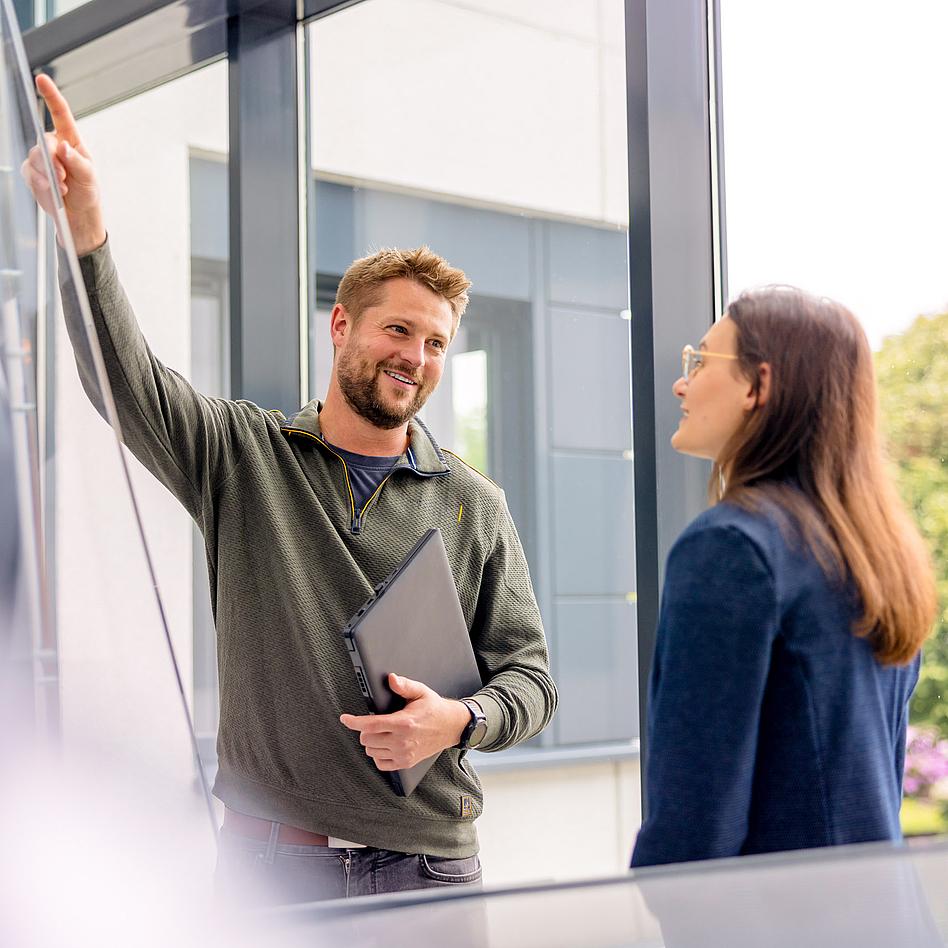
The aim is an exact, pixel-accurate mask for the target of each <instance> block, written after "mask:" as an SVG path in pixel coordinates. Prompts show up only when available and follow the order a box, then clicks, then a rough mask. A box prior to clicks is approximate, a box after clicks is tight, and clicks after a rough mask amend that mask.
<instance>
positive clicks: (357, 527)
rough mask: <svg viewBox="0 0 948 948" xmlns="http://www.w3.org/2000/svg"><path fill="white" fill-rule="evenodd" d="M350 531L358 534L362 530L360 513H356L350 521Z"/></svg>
mask: <svg viewBox="0 0 948 948" xmlns="http://www.w3.org/2000/svg"><path fill="white" fill-rule="evenodd" d="M352 532H353V533H354V534H356V536H358V535H359V534H360V533H361V532H362V514H356V516H355V517H354V518H353V521H352Z"/></svg>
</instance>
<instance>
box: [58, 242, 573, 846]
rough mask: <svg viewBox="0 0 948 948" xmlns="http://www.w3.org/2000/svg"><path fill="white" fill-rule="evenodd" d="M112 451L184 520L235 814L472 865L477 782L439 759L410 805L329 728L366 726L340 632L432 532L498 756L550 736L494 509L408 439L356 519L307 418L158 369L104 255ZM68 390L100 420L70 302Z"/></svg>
mask: <svg viewBox="0 0 948 948" xmlns="http://www.w3.org/2000/svg"><path fill="white" fill-rule="evenodd" d="M80 262H81V267H82V274H83V279H84V282H85V286H86V290H87V292H88V295H89V300H90V303H91V307H92V314H93V320H94V323H95V327H96V330H97V333H98V337H99V343H100V346H101V348H102V354H103V359H104V362H105V366H106V372H107V374H108V377H109V380H110V382H111V386H112V391H113V395H114V399H115V403H116V406H117V410H118V415H119V420H120V424H121V428H122V436H123V439H124V442H125V444H126V445H127V446H128V447H129V448H130V449H131V451H132V452H133V453H134V454H135V456H136V457H137V458H138V459H139V460H140V461H141V462H142V464H144V465H145V467H147V468H148V470H150V471H151V472H152V473H153V474H154V475H155V476H156V477H157V478H158V479H159V480H160V481H161V482H162V483H163V484H164V485H165V486H166V487H167V488H168V489H169V490H170V491H171V492H172V493H173V494H174V495H175V497H177V498H178V500H179V501H180V502H181V503H182V504H183V505H184V506H185V508H186V509H187V511H188V513H189V514H190V515H191V516H192V517H193V518H194V520H195V522H196V523H197V524H198V526H199V527H200V529H201V531H202V533H203V535H204V539H205V542H206V549H207V563H208V570H209V573H210V593H211V603H212V606H213V610H214V617H215V622H216V626H217V643H218V669H219V677H220V702H221V713H220V731H219V735H218V756H219V769H218V773H217V779H216V782H215V785H214V793H215V794H216V795H217V796H218V797H219V798H220V799H221V800H223V801H224V803H226V804H227V805H228V806H231V807H233V808H235V809H237V810H241V811H243V812H246V813H250V814H253V815H256V816H260V817H264V818H266V819H273V820H279V821H281V822H284V823H288V824H291V825H293V826H299V827H303V828H305V829H309V830H312V831H314V832H318V833H325V834H326V835H329V836H336V837H340V838H343V839H350V840H357V841H358V842H361V843H365V844H367V845H370V846H377V847H380V848H385V849H392V850H397V851H402V852H425V853H429V854H432V855H438V856H447V857H461V856H467V855H470V854H472V853H474V852H476V851H477V834H476V831H475V828H474V820H475V819H476V817H477V816H478V815H479V814H480V812H481V809H482V796H481V788H480V782H479V780H478V778H477V775H476V774H475V772H474V770H473V768H472V767H471V766H470V764H469V762H468V761H467V759H466V758H465V754H463V753H461V752H459V751H457V750H455V749H450V750H446V751H444V752H443V753H442V754H441V756H440V757H439V759H438V761H437V763H436V764H435V765H434V767H433V768H432V769H431V770H430V771H429V773H428V774H427V776H426V777H425V778H424V780H423V781H422V782H421V784H420V785H419V786H418V788H417V790H416V791H415V792H414V793H413V794H412V795H411V796H410V797H408V798H407V799H406V798H402V797H398V796H396V795H395V794H394V792H393V791H392V790H391V788H390V786H389V783H388V781H387V779H386V776H385V774H383V773H381V772H380V771H379V770H377V769H376V767H375V765H374V763H373V762H372V761H371V759H370V758H368V757H367V756H366V754H365V751H364V749H363V748H362V746H361V744H360V743H359V735H358V733H356V732H353V731H350V730H348V729H347V728H345V727H344V726H343V725H342V724H340V723H339V715H340V714H341V713H343V712H349V713H354V714H364V713H366V711H367V707H366V703H365V699H364V698H363V697H362V695H361V693H360V691H359V687H358V685H357V683H356V679H355V676H354V674H353V669H352V664H351V662H350V659H349V656H348V653H347V651H346V647H345V644H344V640H343V637H342V634H341V630H342V628H343V627H344V626H345V624H346V622H347V621H348V620H349V618H350V617H351V616H352V615H353V613H354V612H355V611H356V610H357V609H358V608H359V607H360V606H361V605H362V604H363V603H364V602H365V600H366V598H368V596H369V595H370V594H371V593H372V590H373V586H374V585H375V584H376V583H378V582H380V581H381V580H382V579H384V578H385V577H386V576H387V575H388V574H389V573H390V572H391V570H392V569H393V568H394V567H395V566H396V565H397V564H398V563H399V561H400V560H401V559H402V558H403V557H404V555H405V554H406V553H407V552H408V551H409V550H410V549H411V547H412V546H413V545H414V543H415V542H416V541H417V540H418V538H419V537H420V536H421V535H422V534H423V533H424V532H425V531H426V530H427V529H428V528H430V527H440V529H441V532H442V534H443V536H444V542H445V545H446V547H447V551H448V557H449V560H450V562H451V564H452V568H453V571H454V578H455V582H456V584H457V591H458V596H459V598H460V601H461V608H462V610H463V613H464V617H465V619H466V621H467V624H468V628H469V630H470V634H471V641H472V643H473V646H474V651H475V654H476V656H477V660H478V664H479V666H480V669H481V674H482V679H483V681H484V686H483V688H482V690H481V691H479V692H478V693H477V694H476V695H475V696H474V697H475V698H476V699H477V701H478V702H479V703H480V705H481V706H482V707H483V709H484V711H485V713H486V715H487V720H488V725H489V726H488V732H487V736H486V739H485V741H484V742H483V744H482V745H481V748H480V749H481V750H487V751H497V750H502V749H504V748H507V747H511V746H512V745H514V744H516V743H518V742H520V741H523V740H525V739H527V738H529V737H531V736H532V735H534V734H536V733H537V732H538V731H540V730H541V729H542V728H544V727H545V726H546V725H547V724H548V723H549V721H550V718H551V717H552V715H553V712H554V710H555V707H556V689H555V687H554V685H553V681H552V679H551V678H550V673H549V666H548V658H547V649H546V643H545V640H544V635H543V628H542V625H541V620H540V615H539V611H538V609H537V604H536V599H535V597H534V593H533V589H532V586H531V582H530V576H529V572H528V568H527V563H526V559H525V558H524V554H523V549H522V547H521V545H520V541H519V539H518V537H517V532H516V529H515V528H514V525H513V522H512V521H511V518H510V514H509V512H508V510H507V505H506V501H505V499H504V494H503V491H502V490H500V488H498V487H497V486H496V485H495V484H494V483H493V482H491V481H490V480H488V479H487V478H485V477H483V476H482V475H480V474H478V473H477V472H476V471H474V470H473V469H471V468H469V467H468V466H467V465H466V464H464V463H463V462H462V461H460V460H459V459H457V458H455V457H453V456H451V457H450V458H448V457H446V456H445V453H443V452H442V451H441V450H440V448H439V447H438V445H437V444H436V443H435V441H434V439H433V438H432V437H431V435H430V434H429V433H428V431H427V429H426V428H425V427H424V426H423V425H422V424H421V423H420V422H418V421H417V420H416V421H413V422H412V423H411V426H410V431H409V433H410V448H409V450H408V451H407V452H406V454H405V455H404V456H403V457H402V458H401V459H400V461H399V462H398V464H397V465H396V467H395V469H394V470H393V472H392V474H391V475H390V476H389V478H388V479H387V480H386V482H385V483H383V485H382V487H381V488H380V489H379V490H378V491H377V492H376V494H375V495H374V496H373V497H372V498H371V499H370V501H369V502H368V503H367V504H366V505H365V507H364V508H363V509H362V510H361V511H360V510H355V509H354V506H353V502H352V496H351V492H350V491H349V489H348V483H347V475H346V470H345V463H344V461H343V460H342V459H341V458H339V457H338V456H336V455H335V454H333V452H332V451H331V450H330V449H329V448H327V447H326V445H325V444H324V442H323V441H322V439H321V436H320V430H319V406H318V404H317V403H316V402H310V403H309V404H308V405H306V406H305V407H304V408H303V409H302V410H301V411H300V412H299V413H298V414H297V415H295V416H294V417H293V418H290V419H286V418H284V417H283V416H282V415H281V414H279V413H273V412H267V411H264V410H262V409H261V408H259V407H258V406H256V405H254V404H252V403H250V402H246V401H229V400H226V399H221V398H209V397H206V396H204V395H201V394H199V393H198V392H196V391H195V390H194V389H193V388H192V387H191V386H190V385H189V384H188V382H187V381H185V380H184V379H183V378H182V377H181V376H180V375H178V374H177V373H176V372H174V371H172V370H170V369H168V368H166V367H165V366H164V365H162V364H161V362H159V361H158V359H157V358H155V356H154V355H153V354H152V352H151V351H150V349H149V348H148V345H147V344H146V342H145V340H144V338H143V337H142V334H141V332H140V330H139V328H138V325H137V323H136V321H135V317H134V314H133V313H132V310H131V307H130V306H129V303H128V300H127V299H126V296H125V294H124V291H123V290H122V287H121V285H120V283H119V280H118V276H117V273H116V270H115V266H114V264H113V262H112V258H111V255H110V252H109V248H108V245H107V244H106V246H104V247H102V248H100V249H99V250H97V251H95V252H94V253H91V254H89V255H87V256H85V257H83V258H82V259H81V261H80ZM64 301H65V304H66V305H65V308H66V316H67V328H68V329H69V332H70V336H71V338H72V342H73V347H74V349H75V352H76V359H77V363H78V366H79V372H80V376H81V378H82V380H83V384H84V386H85V388H86V391H87V393H88V395H89V397H90V398H91V399H92V401H93V403H94V404H96V406H97V408H99V409H100V410H101V402H100V399H99V397H98V395H97V392H98V386H97V385H96V383H95V381H94V374H93V370H92V362H91V359H90V357H89V348H88V346H87V344H86V343H85V342H84V339H83V336H82V330H81V319H80V316H79V313H78V307H77V306H76V304H75V300H74V298H72V297H71V295H70V294H69V293H68V292H64Z"/></svg>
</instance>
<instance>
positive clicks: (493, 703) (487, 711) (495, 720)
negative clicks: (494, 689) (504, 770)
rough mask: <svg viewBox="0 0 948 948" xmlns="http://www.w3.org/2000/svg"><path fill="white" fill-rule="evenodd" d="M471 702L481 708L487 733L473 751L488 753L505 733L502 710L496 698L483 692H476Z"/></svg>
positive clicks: (504, 720) (504, 719)
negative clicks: (474, 702)
mask: <svg viewBox="0 0 948 948" xmlns="http://www.w3.org/2000/svg"><path fill="white" fill-rule="evenodd" d="M471 700H472V701H476V702H477V703H478V704H479V705H480V706H481V710H482V711H483V712H484V716H485V717H486V718H487V733H486V734H485V735H484V740H482V741H481V742H480V744H478V745H477V747H476V748H474V749H475V750H484V751H488V750H490V748H491V746H492V745H493V744H496V743H497V742H498V741H500V740H501V739H502V738H503V736H504V734H505V733H506V730H507V727H506V725H507V720H506V716H505V714H504V709H503V706H502V705H501V704H500V702H499V701H497V699H496V698H493V697H492V696H491V695H490V694H488V693H487V692H485V691H478V692H476V693H475V694H473V695H471Z"/></svg>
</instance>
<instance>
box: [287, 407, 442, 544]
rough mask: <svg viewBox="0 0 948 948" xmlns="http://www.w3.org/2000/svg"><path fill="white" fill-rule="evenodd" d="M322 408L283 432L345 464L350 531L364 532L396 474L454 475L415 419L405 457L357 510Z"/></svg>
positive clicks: (298, 417)
mask: <svg viewBox="0 0 948 948" xmlns="http://www.w3.org/2000/svg"><path fill="white" fill-rule="evenodd" d="M321 408H322V405H321V403H320V402H318V401H315V400H314V401H311V402H310V403H309V404H308V405H305V406H304V407H303V408H301V409H300V411H298V412H297V413H296V414H295V415H293V416H292V417H291V418H287V419H285V420H284V421H283V423H282V424H281V425H280V431H282V432H283V434H284V435H285V436H286V437H287V438H298V439H302V440H305V441H309V442H311V443H315V444H318V445H320V446H321V447H322V449H323V451H325V452H327V453H328V454H331V455H332V456H333V457H334V458H336V459H337V460H338V461H339V462H340V464H342V473H343V476H344V477H345V481H346V493H347V494H348V495H349V510H350V512H351V515H352V519H351V521H350V524H349V528H350V529H351V530H352V532H353V533H355V534H359V533H362V530H363V527H364V524H365V515H366V513H367V512H368V509H369V508H370V507H371V506H372V505H373V504H374V503H375V501H376V500H377V499H378V496H379V494H381V492H382V488H383V487H384V486H385V484H386V483H387V482H388V480H389V478H391V476H392V475H393V474H394V473H395V472H396V471H403V470H404V471H411V472H412V473H413V474H415V475H416V476H418V477H444V476H446V475H447V474H450V473H451V468H450V467H449V466H448V462H447V461H446V460H445V457H444V455H443V454H442V453H441V448H439V447H438V444H437V442H436V441H435V439H434V438H433V437H432V436H431V432H430V431H429V430H428V429H427V428H426V427H425V425H424V423H423V422H422V421H420V420H419V419H417V418H413V419H412V420H411V421H410V422H409V423H408V447H407V448H406V449H405V452H404V453H403V454H402V455H401V457H400V458H399V459H398V460H397V461H396V462H395V464H394V465H393V466H392V469H391V470H390V471H389V472H388V474H387V475H386V476H385V478H384V479H383V481H382V483H381V484H379V486H378V487H377V488H376V490H375V493H374V494H372V496H371V497H370V498H369V499H368V500H367V501H366V502H365V504H364V506H363V507H362V509H361V510H359V509H357V508H356V502H355V497H354V495H353V493H352V485H351V484H350V482H349V468H348V465H347V464H346V461H345V458H343V457H342V455H341V454H339V453H338V452H337V451H336V450H334V449H333V447H332V446H331V445H329V444H327V443H326V439H325V438H323V435H322V431H321V429H320V427H319V412H320V409H321Z"/></svg>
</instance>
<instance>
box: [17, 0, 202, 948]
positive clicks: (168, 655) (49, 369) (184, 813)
mask: <svg viewBox="0 0 948 948" xmlns="http://www.w3.org/2000/svg"><path fill="white" fill-rule="evenodd" d="M0 9H2V13H0V26H2V45H0V292H2V335H0V760H2V764H0V773H2V777H0V812H2V814H3V817H2V820H0V822H2V826H3V830H2V832H3V839H4V850H5V852H4V855H3V859H2V862H3V865H4V867H5V869H10V867H15V868H16V872H12V871H4V874H3V878H4V882H3V888H4V889H5V890H6V891H5V892H4V896H3V902H4V905H5V906H6V907H5V908H4V909H3V910H2V911H0V915H2V916H3V920H2V923H0V930H2V934H0V942H2V943H3V944H10V945H13V944H34V943H35V944H56V943H67V942H73V943H75V942H76V939H77V938H78V941H80V942H84V935H88V934H89V932H85V933H83V932H82V931H81V925H82V920H83V919H87V920H89V923H90V925H94V926H95V930H96V931H99V932H100V933H101V935H102V937H101V939H100V941H101V942H102V943H111V937H110V935H109V932H110V931H111V930H112V928H114V929H115V933H116V934H118V933H119V932H120V931H122V930H123V929H122V922H121V919H120V918H118V917H116V915H115V913H114V911H109V910H107V909H106V908H105V907H104V905H103V899H104V898H107V899H108V902H109V903H110V904H111V905H112V906H115V905H119V906H122V908H123V912H122V913H120V914H123V915H124V914H125V913H131V914H130V915H129V916H128V917H135V918H137V919H138V921H139V923H140V922H141V921H143V920H145V919H148V918H151V919H153V920H154V924H155V925H157V926H159V930H160V926H161V925H166V924H167V925H180V916H181V907H182V906H198V905H201V906H206V905H207V904H209V903H210V901H211V898H210V896H211V880H212V875H213V872H212V870H213V864H214V855H215V846H214V842H215V833H214V825H215V822H216V819H215V815H214V813H213V804H212V800H211V796H210V793H209V790H208V787H207V784H206V781H205V778H204V775H203V772H202V770H201V769H200V767H198V766H197V765H196V757H195V741H194V732H193V728H192V726H191V721H190V716H189V710H188V705H189V702H190V700H191V694H190V692H191V687H190V682H191V667H190V665H191V648H190V638H189V636H190V627H187V628H179V627H178V623H176V621H175V619H176V616H175V614H174V612H173V611H172V612H169V610H168V609H167V608H166V605H165V603H164V602H163V600H162V596H161V580H162V577H161V576H158V575H156V571H155V569H154V566H153V560H152V556H151V553H150V551H149V543H148V540H149V538H148V537H147V536H146V534H145V531H144V530H143V527H142V523H141V518H140V516H139V513H138V507H139V501H138V499H137V496H136V495H137V494H139V493H144V492H148V491H152V490H154V489H155V488H154V486H153V485H152V484H151V483H150V482H146V481H145V478H144V476H143V475H142V476H141V482H140V483H139V475H140V468H137V466H136V465H137V462H133V461H132V460H131V459H130V457H129V456H128V454H127V452H126V449H125V448H124V447H123V446H122V444H121V432H120V430H119V424H118V420H117V417H116V413H115V405H114V403H113V399H112V394H111V391H110V388H109V385H108V382H107V380H106V377H105V374H104V369H103V360H102V353H101V350H100V345H99V339H98V336H97V334H96V331H95V321H94V318H93V312H92V310H91V309H90V306H89V301H88V299H87V297H86V293H85V290H84V288H83V281H82V274H81V269H80V263H79V261H78V259H77V257H76V254H75V252H74V247H73V243H72V239H71V237H70V234H69V228H68V226H67V221H66V212H65V208H64V207H63V203H62V200H61V199H60V198H59V196H58V193H57V194H56V195H55V200H54V205H55V206H54V208H53V210H54V219H53V220H52V221H50V220H49V218H46V217H45V215H40V214H38V212H37V208H36V205H35V203H34V201H33V198H32V196H31V194H30V192H29V190H28V188H27V186H26V184H25V182H24V179H23V176H22V175H21V165H22V163H23V162H24V161H25V160H26V159H27V157H28V155H29V154H30V150H31V149H33V148H34V147H35V148H38V149H39V151H38V152H34V153H33V159H34V161H35V162H36V163H37V165H38V166H41V167H42V168H44V169H45V171H46V172H47V174H48V176H49V178H50V180H53V170H52V159H51V157H50V154H49V152H48V151H47V150H46V148H45V145H44V134H43V127H42V125H41V119H40V112H39V110H38V107H37V99H36V96H35V92H34V88H33V78H32V76H31V74H30V72H29V69H28V67H27V64H26V59H25V56H24V52H23V46H22V42H21V38H20V35H19V31H18V28H17V25H16V12H15V10H14V7H13V4H12V2H11V0H2V7H0ZM56 233H58V239H57V237H56V236H55V234H56ZM63 313H65V314H66V315H65V318H64V317H63V315H62V314H63ZM158 539H159V541H160V537H159V538H158ZM180 625H185V623H180ZM37 852H46V853H49V854H52V856H53V857H54V858H51V859H50V861H49V862H47V861H46V860H45V858H44V859H37V858H36V854H37ZM106 893H107V896H106ZM172 907H174V911H170V909H171V908H172ZM110 919H111V921H110ZM77 924H78V925H79V929H76V930H72V929H71V926H74V925H77ZM90 931H91V929H90ZM115 941H116V943H118V939H116V940H115Z"/></svg>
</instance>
